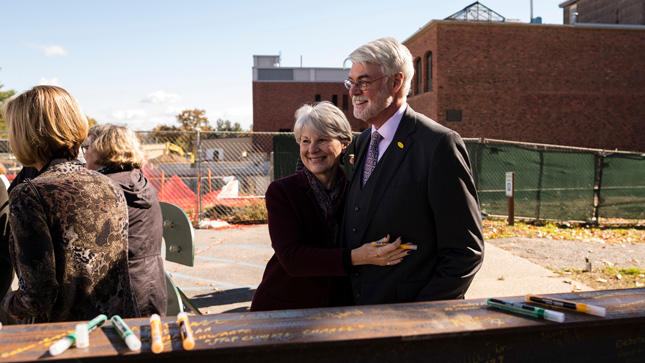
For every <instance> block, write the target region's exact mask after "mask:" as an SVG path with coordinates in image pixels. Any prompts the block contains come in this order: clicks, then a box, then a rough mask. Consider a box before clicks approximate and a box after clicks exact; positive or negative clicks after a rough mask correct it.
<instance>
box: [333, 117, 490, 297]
mask: <svg viewBox="0 0 645 363" xmlns="http://www.w3.org/2000/svg"><path fill="white" fill-rule="evenodd" d="M370 132H371V128H369V129H367V130H366V131H365V132H363V133H362V134H361V135H360V136H359V137H358V138H357V140H356V147H357V149H356V159H355V160H356V162H355V171H354V176H353V178H352V181H351V185H350V189H349V196H348V197H347V204H346V208H345V225H344V231H343V232H344V242H345V243H346V247H348V248H356V247H359V246H361V245H362V244H363V243H366V242H369V241H375V240H377V239H379V238H381V237H383V236H385V235H386V234H388V233H389V234H390V235H391V237H392V239H395V238H397V237H401V239H402V240H403V241H404V242H410V243H414V244H416V245H417V246H418V250H416V251H413V253H411V254H410V255H409V256H407V257H406V258H405V259H404V260H403V262H402V263H400V264H397V265H395V266H374V265H362V266H354V267H353V271H352V272H351V273H350V277H351V280H352V285H353V292H354V298H355V301H356V303H357V304H358V305H365V304H387V303H402V302H413V301H429V300H445V299H460V298H463V297H464V294H465V293H466V290H467V289H468V287H469V286H470V283H471V282H472V280H473V277H474V276H475V273H476V272H477V271H478V270H479V268H480V266H481V264H482V259H483V254H484V239H483V233H482V222H481V213H480V211H479V204H478V201H477V191H476V189H475V184H474V182H473V178H472V175H471V171H470V162H469V160H468V153H467V152H466V146H465V145H464V142H463V141H462V139H461V137H460V136H459V135H458V134H457V133H456V132H454V131H452V130H450V129H448V128H446V127H444V126H441V125H439V124H438V123H436V122H434V121H432V120H431V119H429V118H427V117H425V116H424V115H422V114H419V113H416V112H414V111H413V110H412V109H411V108H410V107H408V108H407V110H406V111H405V114H404V115H403V118H402V119H401V123H400V124H399V126H398V128H397V130H396V133H395V135H394V139H393V140H392V142H391V143H390V145H389V146H388V148H387V150H386V151H385V153H384V154H383V156H382V157H381V160H380V161H379V162H378V164H377V165H376V168H375V169H374V171H373V172H372V175H371V176H370V178H369V180H368V181H367V183H366V184H365V186H364V187H361V182H360V181H361V176H362V175H363V167H364V164H365V159H366V155H367V149H368V145H369V143H370V136H371V135H370Z"/></svg>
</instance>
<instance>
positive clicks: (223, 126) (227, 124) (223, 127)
mask: <svg viewBox="0 0 645 363" xmlns="http://www.w3.org/2000/svg"><path fill="white" fill-rule="evenodd" d="M216 124H217V131H244V130H242V126H240V123H239V122H236V123H234V124H233V125H231V121H229V120H222V119H221V118H218V119H217V121H216Z"/></svg>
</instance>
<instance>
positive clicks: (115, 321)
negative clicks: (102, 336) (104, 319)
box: [110, 315, 141, 350]
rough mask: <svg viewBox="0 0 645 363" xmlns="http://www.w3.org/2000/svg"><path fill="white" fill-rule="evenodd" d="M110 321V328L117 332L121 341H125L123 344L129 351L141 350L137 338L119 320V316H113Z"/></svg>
mask: <svg viewBox="0 0 645 363" xmlns="http://www.w3.org/2000/svg"><path fill="white" fill-rule="evenodd" d="M110 321H111V322H112V326H113V327H114V329H116V331H118V332H119V335H120V336H121V338H123V340H125V344H126V345H127V346H128V348H130V350H139V349H141V341H140V340H139V338H137V336H136V335H134V333H133V332H132V330H130V328H129V327H128V325H127V324H126V323H125V321H123V319H121V317H120V316H118V315H114V316H113V317H111V318H110Z"/></svg>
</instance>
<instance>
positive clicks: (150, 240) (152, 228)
mask: <svg viewBox="0 0 645 363" xmlns="http://www.w3.org/2000/svg"><path fill="white" fill-rule="evenodd" d="M105 174H106V175H107V176H108V177H109V178H110V179H112V181H114V182H115V183H116V184H117V185H118V186H120V187H121V189H123V193H124V194H125V199H126V201H127V203H128V220H129V222H130V225H129V227H128V260H129V266H130V279H131V281H132V287H133V288H134V293H135V296H136V298H137V305H138V306H139V311H140V312H141V316H150V315H152V314H159V315H161V316H165V315H166V305H167V296H168V294H167V292H166V280H165V275H164V268H163V258H161V243H162V234H163V226H162V224H163V220H162V216H161V207H160V206H159V201H158V200H157V192H156V191H155V189H154V188H153V187H152V184H150V182H149V181H148V179H147V178H146V177H145V176H144V175H143V173H142V172H141V170H140V169H133V170H129V171H118V172H112V171H109V170H108V171H106V172H105Z"/></svg>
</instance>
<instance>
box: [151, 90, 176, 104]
mask: <svg viewBox="0 0 645 363" xmlns="http://www.w3.org/2000/svg"><path fill="white" fill-rule="evenodd" d="M178 101H181V96H179V95H178V94H175V93H166V92H164V91H162V90H159V91H157V92H152V93H150V94H148V95H147V96H146V97H145V98H144V99H143V100H141V102H143V103H174V102H178Z"/></svg>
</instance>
